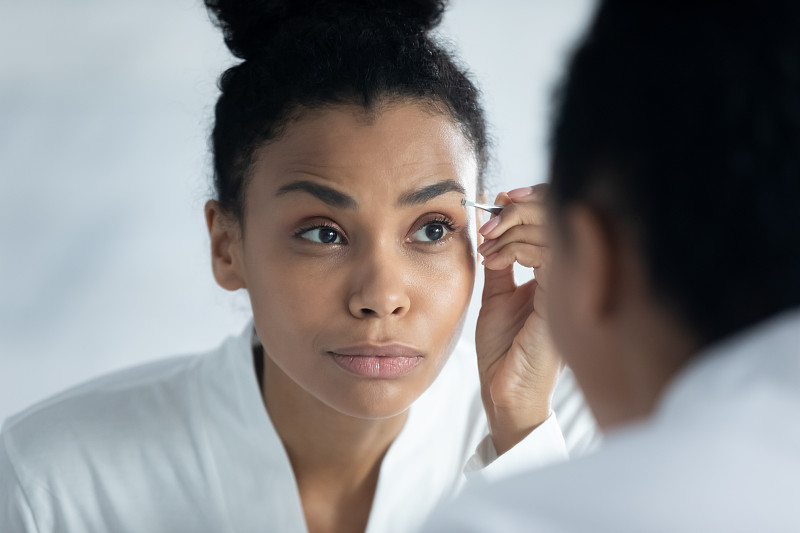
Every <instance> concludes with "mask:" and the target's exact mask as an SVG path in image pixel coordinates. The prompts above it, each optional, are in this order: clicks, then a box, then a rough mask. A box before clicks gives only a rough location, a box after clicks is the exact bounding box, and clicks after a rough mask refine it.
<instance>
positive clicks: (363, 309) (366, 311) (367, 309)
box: [361, 307, 375, 315]
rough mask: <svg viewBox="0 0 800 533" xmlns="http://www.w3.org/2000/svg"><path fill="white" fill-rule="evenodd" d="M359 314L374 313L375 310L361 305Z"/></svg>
mask: <svg viewBox="0 0 800 533" xmlns="http://www.w3.org/2000/svg"><path fill="white" fill-rule="evenodd" d="M361 314H362V315H374V314H375V311H373V310H372V309H369V308H368V307H362V308H361Z"/></svg>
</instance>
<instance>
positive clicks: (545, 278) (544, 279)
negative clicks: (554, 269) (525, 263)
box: [533, 264, 550, 290]
mask: <svg viewBox="0 0 800 533" xmlns="http://www.w3.org/2000/svg"><path fill="white" fill-rule="evenodd" d="M533 277H534V278H535V279H536V281H537V282H538V283H539V285H541V286H542V287H543V288H544V289H545V290H547V286H548V283H549V279H550V268H549V267H548V265H547V264H544V265H542V266H540V267H537V268H534V269H533Z"/></svg>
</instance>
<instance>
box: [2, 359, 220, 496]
mask: <svg viewBox="0 0 800 533" xmlns="http://www.w3.org/2000/svg"><path fill="white" fill-rule="evenodd" d="M223 346H224V345H223ZM221 350H222V348H219V349H217V350H214V351H211V352H206V353H203V354H195V355H186V356H180V357H172V358H167V359H163V360H159V361H155V362H152V363H148V364H144V365H140V366H136V367H133V368H129V369H125V370H121V371H118V372H114V373H111V374H107V375H105V376H101V377H99V378H96V379H93V380H91V381H88V382H86V383H83V384H81V385H78V386H76V387H73V388H71V389H68V390H66V391H64V392H62V393H60V394H57V395H55V396H53V397H51V398H49V399H47V400H44V401H42V402H40V403H38V404H35V405H33V406H31V407H29V408H28V409H26V410H24V411H22V412H21V413H19V414H17V415H14V416H12V417H10V418H8V419H7V420H6V421H5V423H4V424H3V429H2V433H1V434H0V441H1V442H0V444H2V447H3V448H5V453H6V455H7V457H8V461H9V463H10V464H11V465H13V467H14V469H15V470H16V474H17V476H18V477H19V480H20V482H22V483H23V484H26V482H31V483H36V484H40V485H41V484H44V485H46V486H47V485H50V484H51V481H53V480H55V479H59V480H62V481H63V480H64V479H68V478H69V476H76V477H78V478H80V477H85V476H91V475H92V472H96V471H97V469H98V468H101V469H102V468H104V467H106V466H108V465H113V464H115V463H117V462H119V463H120V464H121V463H123V462H126V461H128V459H129V458H130V457H132V456H136V455H138V456H143V455H147V454H148V453H150V450H155V449H159V448H161V449H167V448H168V447H169V445H170V443H171V442H173V441H174V440H175V438H176V436H178V435H185V434H186V433H187V430H189V431H188V432H189V433H193V430H192V428H191V426H192V425H196V424H195V420H196V418H197V415H196V413H195V411H196V409H197V407H196V403H197V402H194V401H192V400H193V396H194V395H195V394H197V390H198V387H199V385H198V378H199V376H200V372H201V368H202V366H203V364H204V362H205V361H206V360H208V359H209V358H214V355H215V354H217V353H220V352H221ZM127 464H130V462H128V463H127Z"/></svg>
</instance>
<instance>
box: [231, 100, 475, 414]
mask: <svg viewBox="0 0 800 533" xmlns="http://www.w3.org/2000/svg"><path fill="white" fill-rule="evenodd" d="M251 172H252V173H251V180H250V182H249V184H248V186H247V191H246V202H245V217H244V227H243V230H242V231H243V232H242V236H241V239H240V241H239V243H238V245H237V248H238V250H237V251H236V253H237V254H239V259H238V261H240V270H241V272H240V274H241V279H242V284H243V285H244V286H245V287H246V288H247V290H248V292H249V295H250V299H251V303H252V307H253V314H254V318H255V327H256V331H257V332H258V336H259V338H260V339H261V341H262V343H263V345H264V352H265V355H266V356H267V357H269V358H270V362H271V363H273V364H271V365H269V367H268V368H272V371H273V372H276V373H278V374H280V375H278V376H273V377H274V378H275V379H282V380H285V381H287V383H289V385H290V386H292V387H299V388H300V389H302V390H303V391H304V393H307V394H309V395H311V396H313V397H314V398H316V399H317V400H319V401H320V402H322V403H324V404H326V405H327V406H329V407H331V408H333V409H335V410H337V411H339V412H341V413H344V414H348V415H351V416H356V417H360V418H384V417H389V416H393V415H396V414H399V413H402V412H403V411H404V410H406V409H407V408H408V407H409V405H411V403H412V402H413V401H414V400H415V399H416V398H417V397H418V396H419V395H420V394H422V392H423V391H425V389H427V388H428V386H429V385H430V384H431V383H432V381H433V380H434V378H435V377H436V376H437V374H438V373H439V371H440V370H441V368H442V366H443V365H444V363H445V361H446V360H447V357H448V356H449V354H450V352H451V350H452V347H453V346H454V344H455V342H456V340H457V338H458V335H459V334H460V330H461V323H462V320H463V317H464V314H465V311H466V308H467V305H468V303H469V300H470V296H471V294H472V288H473V282H474V275H475V255H474V253H475V252H474V244H473V241H472V236H471V231H474V224H472V223H471V222H469V221H468V218H467V216H468V214H467V211H466V209H465V208H464V207H462V206H461V199H462V198H463V197H464V196H465V195H468V196H469V197H474V196H475V187H476V180H477V165H476V162H475V155H474V152H473V150H472V148H471V145H470V143H469V142H468V141H467V139H466V138H465V137H464V135H463V134H462V133H461V131H460V130H459V128H458V126H457V125H456V124H454V123H453V121H452V119H450V118H449V117H448V116H446V115H444V114H435V113H432V112H431V111H430V110H426V109H425V108H423V107H421V106H418V105H415V104H413V103H405V104H396V105H390V106H386V107H384V108H382V109H381V110H379V111H378V112H375V113H367V112H365V111H364V110H363V109H362V108H360V107H356V106H352V107H351V106H339V107H333V108H327V109H322V110H314V111H308V112H306V113H305V114H304V115H303V116H302V118H300V119H298V120H297V121H295V122H292V123H291V124H290V125H289V126H288V127H287V129H286V131H285V133H284V134H283V135H282V136H281V137H280V138H279V139H278V140H277V141H275V142H272V143H270V144H268V145H266V146H265V147H263V148H262V149H261V150H259V151H257V152H256V157H255V160H254V162H253V165H252V168H251Z"/></svg>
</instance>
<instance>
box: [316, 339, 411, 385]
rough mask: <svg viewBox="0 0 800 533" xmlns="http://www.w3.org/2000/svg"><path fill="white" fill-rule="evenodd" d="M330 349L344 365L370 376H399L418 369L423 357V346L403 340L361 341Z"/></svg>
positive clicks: (349, 369) (333, 356) (340, 365)
mask: <svg viewBox="0 0 800 533" xmlns="http://www.w3.org/2000/svg"><path fill="white" fill-rule="evenodd" d="M327 353H328V355H330V356H331V357H332V358H333V361H334V362H335V363H336V364H337V365H338V366H339V367H341V368H342V369H344V370H346V371H347V372H349V373H351V374H355V375H357V376H360V377H366V378H384V379H390V378H398V377H401V376H404V375H406V374H408V373H409V372H411V371H412V370H414V368H416V367H417V365H419V363H420V362H421V361H422V359H423V355H422V353H421V352H420V351H419V350H417V349H416V348H412V347H410V346H405V345H402V344H383V345H377V344H360V345H357V346H348V347H344V348H335V349H333V350H330V351H328V352H327Z"/></svg>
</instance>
